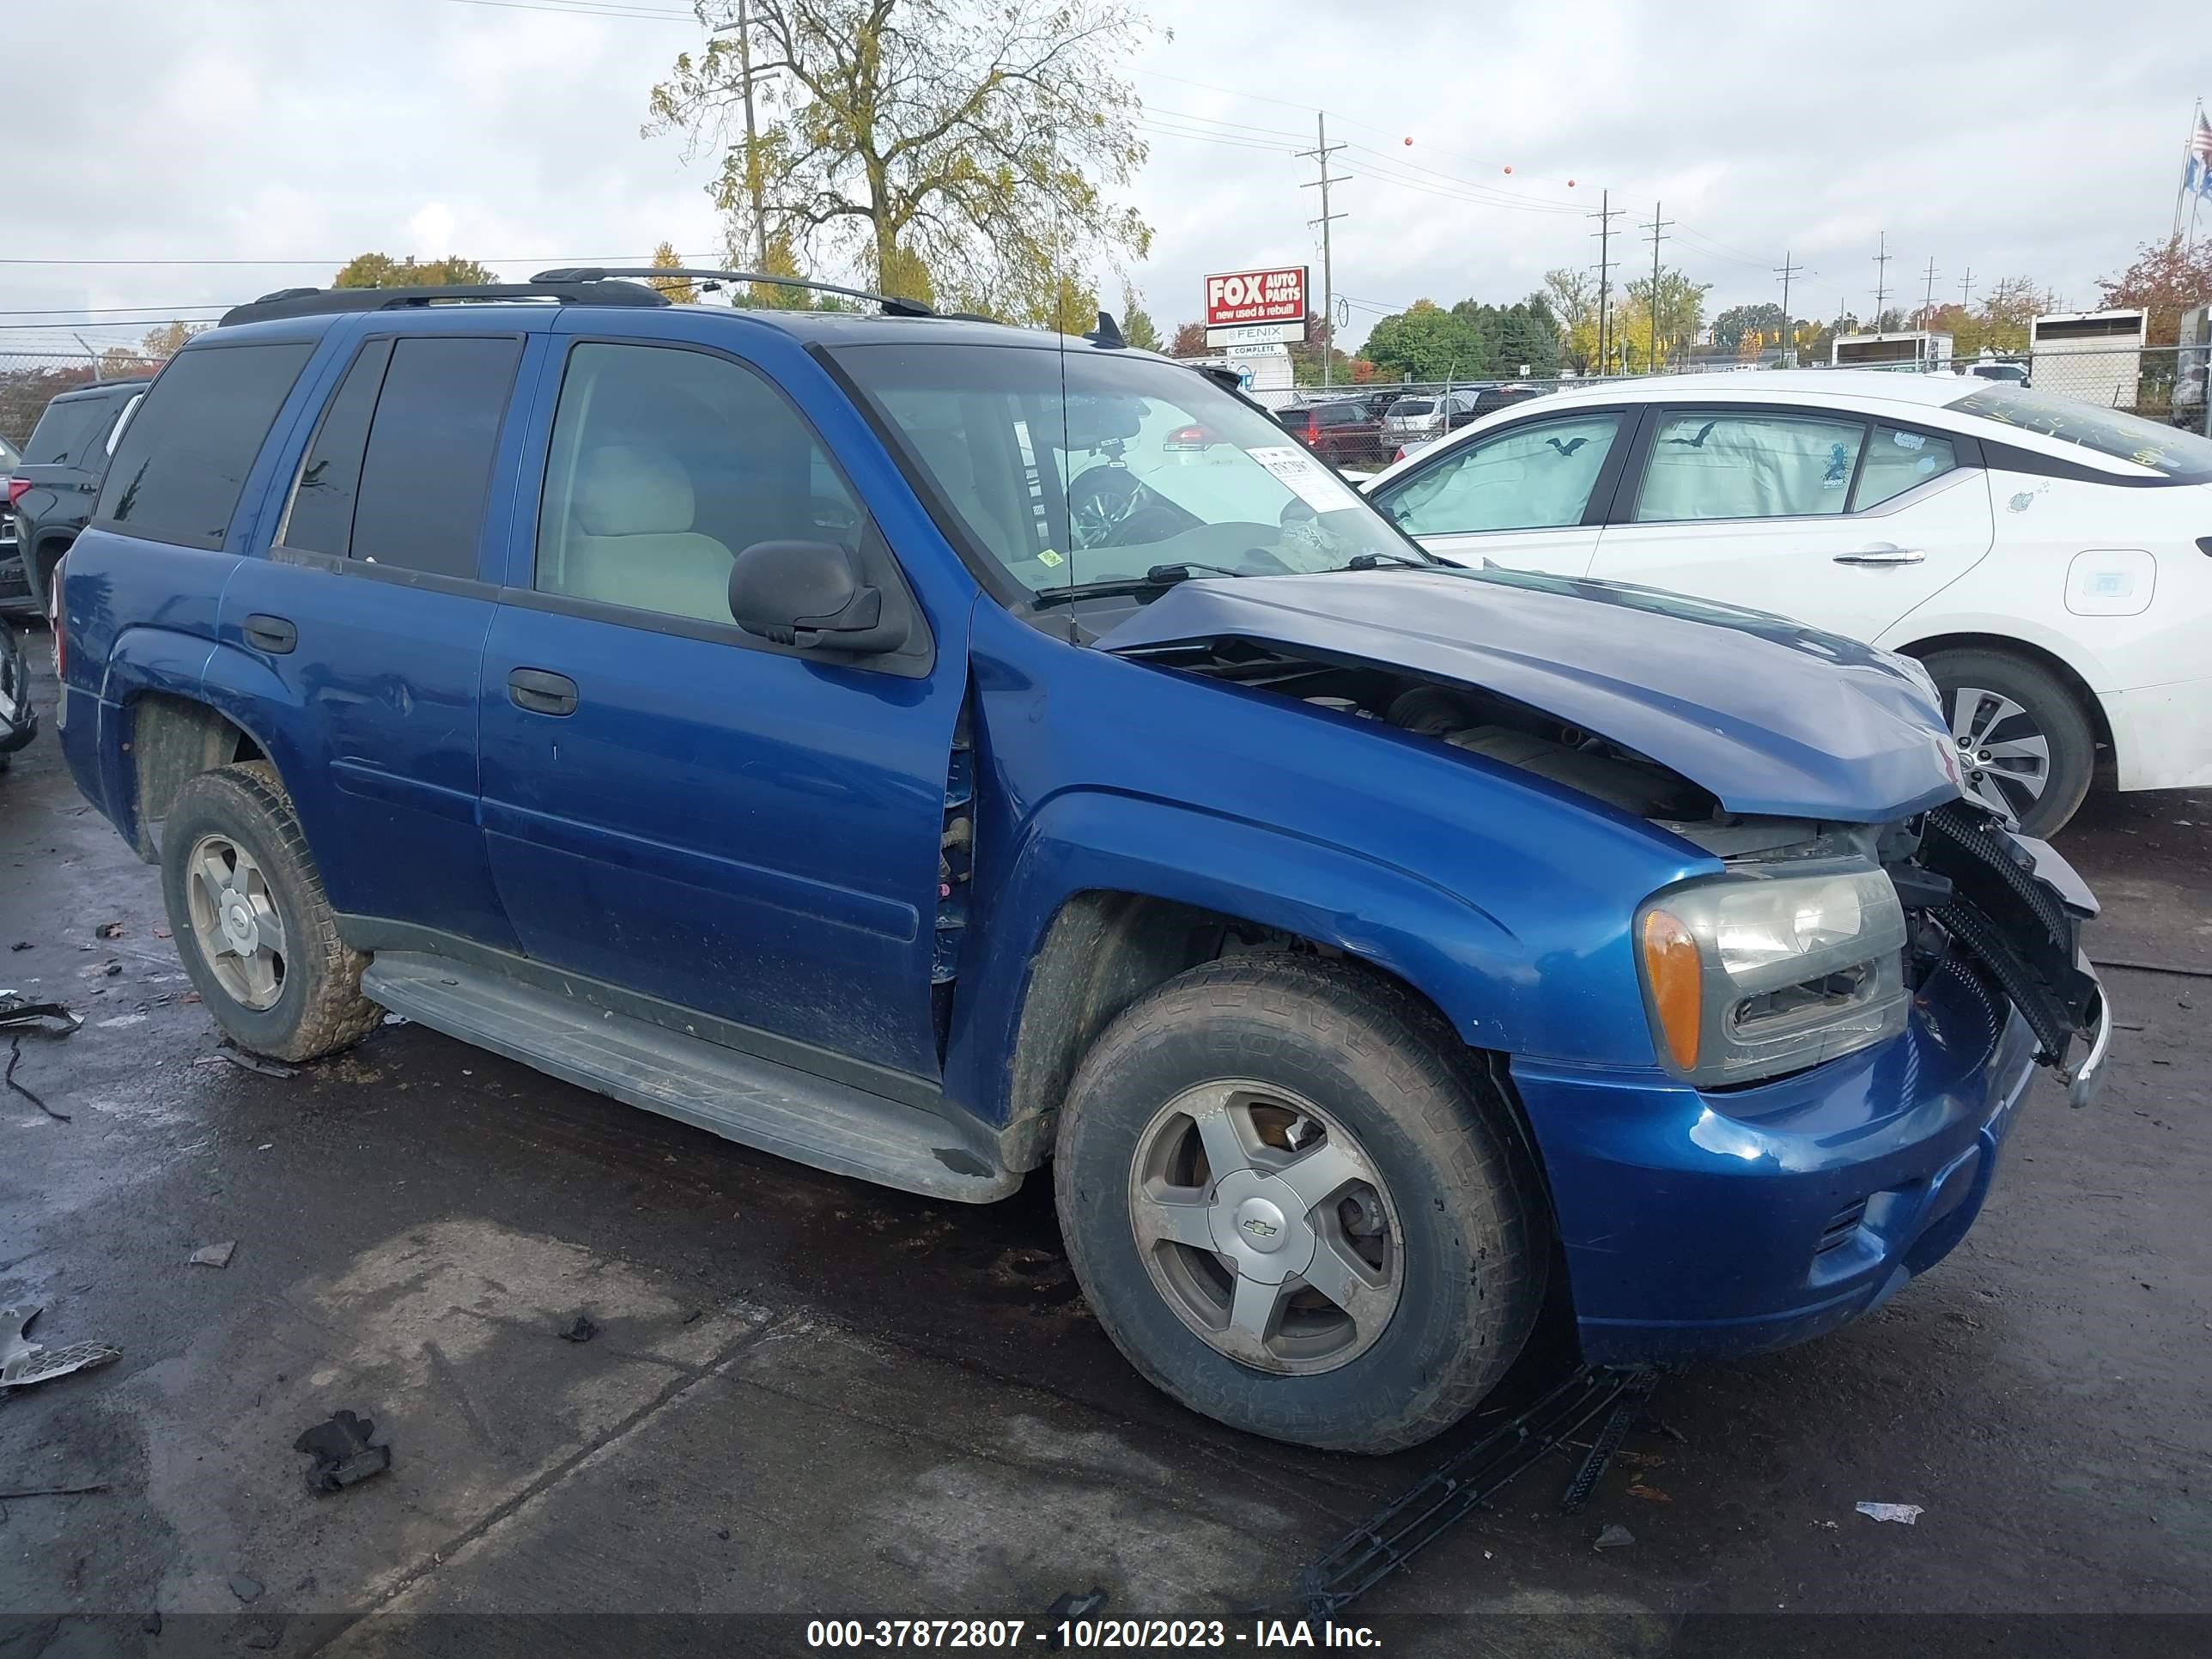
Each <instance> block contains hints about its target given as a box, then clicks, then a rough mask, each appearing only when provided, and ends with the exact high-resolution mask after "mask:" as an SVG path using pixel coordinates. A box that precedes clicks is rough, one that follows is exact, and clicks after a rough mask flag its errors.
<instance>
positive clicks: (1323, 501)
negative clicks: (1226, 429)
mask: <svg viewBox="0 0 2212 1659" xmlns="http://www.w3.org/2000/svg"><path fill="white" fill-rule="evenodd" d="M1244 453H1246V454H1247V455H1249V456H1250V457H1251V458H1252V459H1254V460H1255V461H1257V462H1259V463H1260V465H1261V466H1264V467H1266V468H1267V471H1270V472H1272V473H1273V474H1274V475H1275V476H1276V477H1278V478H1280V479H1281V480H1282V481H1283V483H1284V484H1285V486H1286V487H1287V488H1288V489H1290V491H1291V494H1292V495H1296V496H1297V498H1298V499H1299V500H1300V501H1304V503H1305V504H1306V505H1307V506H1308V507H1311V508H1313V510H1314V511H1315V512H1316V513H1341V512H1342V511H1344V509H1345V508H1346V507H1357V506H1358V505H1359V497H1358V495H1357V494H1356V493H1354V491H1353V489H1352V486H1351V485H1350V484H1348V483H1345V481H1344V480H1343V479H1341V478H1340V477H1337V476H1336V474H1335V473H1334V472H1332V471H1329V470H1328V468H1327V467H1325V466H1323V465H1322V464H1321V463H1320V462H1319V461H1316V459H1314V458H1313V457H1312V456H1310V455H1309V454H1307V453H1305V451H1304V450H1303V449H1300V448H1297V447H1296V446H1294V445H1291V444H1269V445H1268V446H1267V447H1265V448H1262V449H1248V450H1246V451H1245V452H1244Z"/></svg>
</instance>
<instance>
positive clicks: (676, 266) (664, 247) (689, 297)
mask: <svg viewBox="0 0 2212 1659" xmlns="http://www.w3.org/2000/svg"><path fill="white" fill-rule="evenodd" d="M653 269H654V270H683V269H684V256H683V255H682V254H680V253H678V252H677V251H676V245H675V244H674V243H673V242H663V243H662V244H661V245H660V246H659V247H657V248H655V249H653ZM653 287H655V288H657V289H659V290H660V291H661V292H662V293H663V294H665V295H667V296H668V301H669V303H670V304H671V305H679V306H688V305H696V303H697V302H698V299H699V290H698V289H696V288H695V287H694V286H692V283H691V279H690V277H689V276H656V277H654V278H653Z"/></svg>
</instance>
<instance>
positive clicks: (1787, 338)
mask: <svg viewBox="0 0 2212 1659" xmlns="http://www.w3.org/2000/svg"><path fill="white" fill-rule="evenodd" d="M1804 269H1805V267H1804V266H1802V265H1800V264H1791V263H1790V251H1789V250H1788V249H1787V248H1784V250H1783V251H1782V263H1781V264H1778V265H1777V266H1776V267H1775V268H1774V274H1775V275H1776V276H1779V277H1780V278H1781V279H1782V366H1783V368H1796V363H1797V323H1796V319H1795V318H1793V317H1791V316H1790V278H1791V277H1792V276H1796V275H1797V273H1798V272H1799V271H1801V270H1804Z"/></svg>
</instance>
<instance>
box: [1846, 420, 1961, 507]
mask: <svg viewBox="0 0 2212 1659" xmlns="http://www.w3.org/2000/svg"><path fill="white" fill-rule="evenodd" d="M1958 464H1959V458H1958V455H1957V453H1956V452H1954V450H1953V449H1952V447H1951V441H1950V440H1949V439H1948V438H1938V437H1936V435H1933V434H1932V433H1925V432H1900V431H1899V430H1898V429H1897V428H1895V427H1893V426H1878V427H1876V428H1875V429H1874V444H1873V447H1870V448H1869V450H1868V451H1867V453H1866V462H1865V464H1864V465H1862V466H1861V467H1860V468H1859V487H1858V493H1857V495H1856V496H1854V497H1853V498H1852V501H1851V510H1852V511H1853V512H1863V511H1864V510H1865V509H1866V508H1868V507H1876V506H1879V505H1880V504H1881V503H1882V502H1883V501H1887V500H1889V498H1890V497H1891V496H1893V495H1903V494H1904V493H1905V491H1906V490H1908V489H1911V488H1912V487H1913V486H1914V485H1916V484H1924V483H1927V482H1928V481H1929V479H1930V478H1940V477H1942V476H1943V475H1944V474H1945V473H1946V472H1948V471H1951V469H1952V468H1954V467H1955V466H1956V465H1958Z"/></svg>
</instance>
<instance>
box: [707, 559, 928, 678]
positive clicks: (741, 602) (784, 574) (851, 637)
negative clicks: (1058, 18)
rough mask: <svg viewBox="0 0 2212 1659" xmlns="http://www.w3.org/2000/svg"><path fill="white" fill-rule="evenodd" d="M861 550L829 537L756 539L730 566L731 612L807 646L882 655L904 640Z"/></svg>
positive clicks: (781, 641) (758, 629)
mask: <svg viewBox="0 0 2212 1659" xmlns="http://www.w3.org/2000/svg"><path fill="white" fill-rule="evenodd" d="M865 574H866V573H865V572H864V571H863V570H862V568H861V567H860V556H859V555H858V554H857V553H854V552H851V551H848V550H847V549H845V548H842V547H839V546H837V545H836V544H833V543H829V542H755V543H754V544H752V545H751V546H750V547H749V548H747V549H745V550H744V552H742V553H740V554H738V557H737V562H735V563H734V564H732V566H731V567H730V615H731V617H732V618H733V619H734V620H735V621H736V623H737V624H738V627H740V628H742V629H744V630H745V632H746V633H748V634H757V635H760V636H761V637H762V638H763V639H764V640H770V641H775V643H776V644H778V645H793V646H797V647H799V648H800V649H802V650H806V649H811V648H813V647H826V648H828V649H830V650H835V651H855V652H861V653H867V654H871V655H874V654H880V653H884V652H886V651H896V650H897V649H898V648H899V647H901V646H902V645H903V644H905V643H906V636H907V624H906V623H904V622H903V621H894V622H890V623H886V622H885V621H884V596H883V594H882V592H880V591H879V590H878V589H877V588H875V587H873V586H870V585H869V584H868V583H867V582H866V580H863V578H864V576H865Z"/></svg>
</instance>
